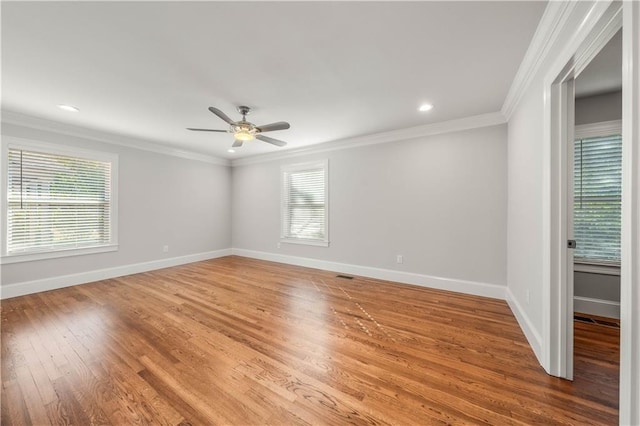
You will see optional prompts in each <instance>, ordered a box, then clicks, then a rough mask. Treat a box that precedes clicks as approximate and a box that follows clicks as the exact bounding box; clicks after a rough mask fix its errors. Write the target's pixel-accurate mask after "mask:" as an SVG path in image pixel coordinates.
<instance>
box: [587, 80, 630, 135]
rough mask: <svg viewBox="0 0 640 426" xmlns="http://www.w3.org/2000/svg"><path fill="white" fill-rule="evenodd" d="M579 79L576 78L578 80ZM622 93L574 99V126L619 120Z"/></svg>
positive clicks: (620, 116)
mask: <svg viewBox="0 0 640 426" xmlns="http://www.w3.org/2000/svg"><path fill="white" fill-rule="evenodd" d="M579 78H580V77H578V79H579ZM621 118H622V91H621V90H620V91H617V92H612V93H604V94H602V95H596V96H588V97H585V98H579V99H576V126H579V125H581V124H590V123H599V122H601V121H613V120H620V119H621Z"/></svg>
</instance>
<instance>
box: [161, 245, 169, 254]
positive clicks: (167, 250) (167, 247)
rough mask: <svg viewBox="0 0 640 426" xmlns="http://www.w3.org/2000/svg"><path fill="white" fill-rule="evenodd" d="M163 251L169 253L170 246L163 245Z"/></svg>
mask: <svg viewBox="0 0 640 426" xmlns="http://www.w3.org/2000/svg"><path fill="white" fill-rule="evenodd" d="M162 252H163V253H168V252H169V246H166V245H165V246H162Z"/></svg>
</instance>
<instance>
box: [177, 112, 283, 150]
mask: <svg viewBox="0 0 640 426" xmlns="http://www.w3.org/2000/svg"><path fill="white" fill-rule="evenodd" d="M209 111H211V112H212V113H214V114H215V115H217V116H218V117H220V118H221V119H223V120H224V121H225V122H226V123H227V124H229V130H214V129H193V128H190V127H188V128H187V130H193V131H195V132H222V133H232V134H233V136H235V138H236V140H235V141H234V142H233V145H231V146H232V147H234V148H237V147H240V146H242V144H243V143H244V142H247V141H250V140H253V139H258V140H260V141H262V142H267V143H270V144H273V145H276V146H285V145H286V144H287V143H286V142H284V141H281V140H278V139H274V138H270V137H268V136H264V135H263V134H262V133H264V132H272V131H274V130H286V129H288V128H289V127H291V126H290V125H289V123H287V122H285V121H278V122H277V123H271V124H265V125H264V126H256V125H255V124H253V123H250V122H248V121H247V114H249V113H250V112H251V108H249V107H248V106H244V105H241V106H239V107H238V112H239V113H240V114H242V120H240V121H233V120H232V119H230V118H229V116H228V115H227V114H225V113H224V112H222V111H220V110H219V109H218V108H214V107H209Z"/></svg>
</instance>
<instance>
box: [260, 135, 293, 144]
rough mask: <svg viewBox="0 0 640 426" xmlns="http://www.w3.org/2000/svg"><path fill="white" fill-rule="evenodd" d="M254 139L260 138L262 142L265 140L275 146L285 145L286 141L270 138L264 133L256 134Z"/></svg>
mask: <svg viewBox="0 0 640 426" xmlns="http://www.w3.org/2000/svg"><path fill="white" fill-rule="evenodd" d="M256 139H258V140H261V141H262V142H267V143H270V144H273V145H276V146H285V145H286V144H287V143H286V142H283V141H280V140H278V139H274V138H270V137H269V136H264V135H256Z"/></svg>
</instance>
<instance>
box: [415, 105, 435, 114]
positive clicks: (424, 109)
mask: <svg viewBox="0 0 640 426" xmlns="http://www.w3.org/2000/svg"><path fill="white" fill-rule="evenodd" d="M431 109H433V105H431V104H422V105H420V108H418V111H420V112H425V111H429V110H431Z"/></svg>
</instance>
